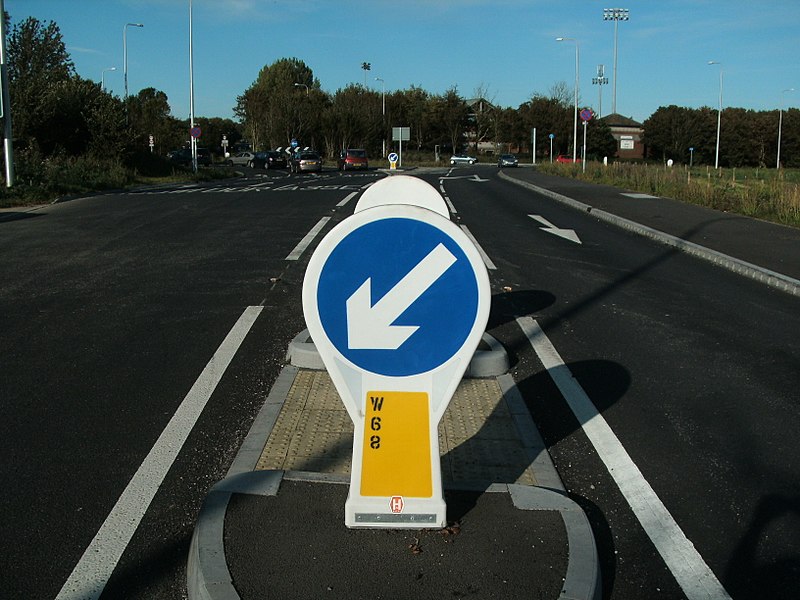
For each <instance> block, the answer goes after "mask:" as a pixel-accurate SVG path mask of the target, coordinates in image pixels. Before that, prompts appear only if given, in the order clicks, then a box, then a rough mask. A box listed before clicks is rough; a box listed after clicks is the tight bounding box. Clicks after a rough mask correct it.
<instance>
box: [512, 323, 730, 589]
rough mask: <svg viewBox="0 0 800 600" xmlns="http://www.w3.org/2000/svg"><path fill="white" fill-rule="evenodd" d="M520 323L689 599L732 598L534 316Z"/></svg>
mask: <svg viewBox="0 0 800 600" xmlns="http://www.w3.org/2000/svg"><path fill="white" fill-rule="evenodd" d="M517 323H518V324H519V326H520V327H521V328H522V331H523V332H525V335H526V336H527V337H528V340H529V341H530V344H531V346H533V349H534V351H535V352H536V355H537V356H538V357H539V360H541V361H542V364H543V365H544V367H545V369H547V373H548V374H549V375H550V377H551V378H552V380H553V382H554V383H555V384H556V386H557V387H558V389H559V391H560V392H561V395H562V396H564V399H565V400H566V401H567V404H568V405H569V407H570V409H572V412H573V414H574V415H575V416H576V417H577V419H578V421H579V422H580V424H581V427H582V428H583V431H584V433H585V434H586V437H588V438H589V441H590V442H591V443H592V445H593V446H594V449H595V451H596V452H597V454H598V455H599V456H600V459H601V460H602V461H603V463H604V464H605V465H606V468H607V469H608V472H609V473H610V474H611V477H612V478H613V479H614V481H615V482H616V484H617V486H618V487H619V489H620V491H621V492H622V494H623V496H624V497H625V500H626V501H627V502H628V505H629V506H630V507H631V509H632V510H633V513H634V514H635V515H636V518H637V519H638V520H639V522H640V523H641V524H642V527H643V528H644V530H645V533H647V535H648V537H649V538H650V540H651V541H652V542H653V545H654V546H655V547H656V549H657V550H658V553H659V554H660V555H661V558H663V559H664V562H665V563H666V564H667V567H668V568H669V570H670V571H671V572H672V574H673V575H674V576H675V579H676V580H677V582H678V585H680V586H681V589H682V590H683V592H684V593H685V594H686V597H687V598H689V600H700V599H703V600H709V599H713V600H730V596H729V595H728V592H726V591H725V588H723V587H722V584H721V583H720V582H719V580H718V579H717V577H716V576H715V575H714V573H713V571H711V569H710V568H709V567H708V565H707V564H706V562H705V561H704V560H703V557H702V556H700V553H699V552H698V551H697V550H696V549H695V547H694V544H692V542H691V541H689V539H688V538H687V537H686V535H685V534H684V533H683V531H682V530H681V528H680V527H679V526H678V524H677V523H676V522H675V519H674V518H673V517H672V515H671V514H670V513H669V511H668V510H667V508H666V506H664V504H663V503H662V502H661V500H660V499H659V497H658V496H657V495H656V493H655V491H654V490H653V488H652V487H650V484H649V483H648V482H647V481H646V480H645V478H644V476H643V475H642V473H641V471H639V468H638V467H637V466H636V464H635V463H634V462H633V460H632V459H631V457H630V456H629V455H628V453H627V452H626V450H625V448H624V447H623V446H622V443H621V442H620V441H619V438H617V436H616V434H615V433H614V432H613V431H612V429H611V427H609V425H608V423H607V422H606V420H605V419H604V418H603V417H602V415H600V413H599V412H598V411H597V408H596V407H595V405H594V404H593V403H592V401H591V400H590V399H589V397H588V396H587V395H586V392H585V391H584V390H583V388H582V387H581V385H580V384H579V383H578V381H577V380H576V379H575V378H574V377H573V376H572V373H571V372H570V370H569V368H568V367H567V366H566V365H565V364H564V361H563V360H562V359H561V356H560V355H559V354H558V351H557V350H556V349H555V347H554V346H553V344H552V343H551V342H550V340H549V339H548V338H547V336H546V335H545V333H544V331H542V328H541V327H540V326H539V324H538V323H537V322H536V321H535V320H534V319H532V318H531V317H520V318H518V319H517Z"/></svg>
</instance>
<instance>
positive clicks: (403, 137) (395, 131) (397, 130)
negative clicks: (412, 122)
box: [392, 127, 411, 167]
mask: <svg viewBox="0 0 800 600" xmlns="http://www.w3.org/2000/svg"><path fill="white" fill-rule="evenodd" d="M410 139H411V127H392V141H393V142H399V143H400V147H399V150H400V158H399V161H400V166H401V167H402V166H403V142H407V141H409V140H410Z"/></svg>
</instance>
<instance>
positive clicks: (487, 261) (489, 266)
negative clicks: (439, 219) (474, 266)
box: [461, 225, 497, 271]
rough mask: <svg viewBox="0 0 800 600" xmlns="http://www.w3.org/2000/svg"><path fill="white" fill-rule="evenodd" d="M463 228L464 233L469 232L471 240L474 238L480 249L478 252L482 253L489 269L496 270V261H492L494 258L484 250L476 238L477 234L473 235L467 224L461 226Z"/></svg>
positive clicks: (468, 235)
mask: <svg viewBox="0 0 800 600" xmlns="http://www.w3.org/2000/svg"><path fill="white" fill-rule="evenodd" d="M461 229H463V230H464V233H466V234H467V237H468V238H469V239H470V240H472V243H473V244H475V248H477V249H478V254H480V255H481V258H482V259H483V264H485V265H486V268H487V269H489V270H490V271H494V270H496V269H497V267H496V266H495V265H494V263H493V262H492V259H491V258H489V255H488V254H486V252H484V251H483V248H481V245H480V244H479V243H478V240H476V239H475V236H474V235H472V232H470V230H469V229H467V226H466V225H462V226H461Z"/></svg>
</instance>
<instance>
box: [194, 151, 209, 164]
mask: <svg viewBox="0 0 800 600" xmlns="http://www.w3.org/2000/svg"><path fill="white" fill-rule="evenodd" d="M197 164H198V165H200V166H203V167H209V166H211V152H209V150H208V148H198V149H197Z"/></svg>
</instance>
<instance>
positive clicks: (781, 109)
mask: <svg viewBox="0 0 800 600" xmlns="http://www.w3.org/2000/svg"><path fill="white" fill-rule="evenodd" d="M793 91H794V88H788V89H785V90H783V91H782V92H781V107H780V110H779V114H780V116H779V117H778V160H777V161H776V162H775V168H776V169H780V168H781V129H783V102H784V100H783V95H784V94H785V93H786V92H793Z"/></svg>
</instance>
